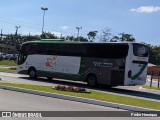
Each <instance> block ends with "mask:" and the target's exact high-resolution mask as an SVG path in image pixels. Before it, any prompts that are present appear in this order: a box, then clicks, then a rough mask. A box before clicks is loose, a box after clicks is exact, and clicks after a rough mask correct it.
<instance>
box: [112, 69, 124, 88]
mask: <svg viewBox="0 0 160 120" xmlns="http://www.w3.org/2000/svg"><path fill="white" fill-rule="evenodd" d="M111 74H112V75H111V85H113V86H117V85H124V70H112V73H111Z"/></svg>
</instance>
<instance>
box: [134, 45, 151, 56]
mask: <svg viewBox="0 0 160 120" xmlns="http://www.w3.org/2000/svg"><path fill="white" fill-rule="evenodd" d="M133 54H134V55H135V56H139V57H147V56H148V47H147V46H145V45H142V44H137V43H135V44H133Z"/></svg>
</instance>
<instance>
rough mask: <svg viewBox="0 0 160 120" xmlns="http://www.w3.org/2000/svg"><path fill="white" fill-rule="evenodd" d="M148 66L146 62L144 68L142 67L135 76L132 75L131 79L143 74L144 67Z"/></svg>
mask: <svg viewBox="0 0 160 120" xmlns="http://www.w3.org/2000/svg"><path fill="white" fill-rule="evenodd" d="M146 66H147V64H144V65H143V66H142V68H141V69H140V71H139V72H138V73H137V74H135V75H134V76H132V77H131V79H132V80H135V79H136V78H138V77H139V76H140V75H141V74H142V72H143V71H144V69H145V68H146Z"/></svg>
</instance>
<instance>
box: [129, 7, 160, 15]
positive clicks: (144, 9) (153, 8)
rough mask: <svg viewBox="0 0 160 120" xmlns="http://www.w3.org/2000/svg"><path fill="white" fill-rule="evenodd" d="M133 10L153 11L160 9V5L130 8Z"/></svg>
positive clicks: (140, 11) (141, 11) (139, 11)
mask: <svg viewBox="0 0 160 120" xmlns="http://www.w3.org/2000/svg"><path fill="white" fill-rule="evenodd" d="M130 11H131V12H138V13H153V12H158V11H160V7H158V6H141V7H139V8H136V9H135V8H133V9H130Z"/></svg>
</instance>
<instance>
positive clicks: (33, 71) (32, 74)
mask: <svg viewBox="0 0 160 120" xmlns="http://www.w3.org/2000/svg"><path fill="white" fill-rule="evenodd" d="M28 74H29V77H30V78H31V79H36V78H37V74H36V69H35V68H33V67H32V68H30V69H29V70H28Z"/></svg>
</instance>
